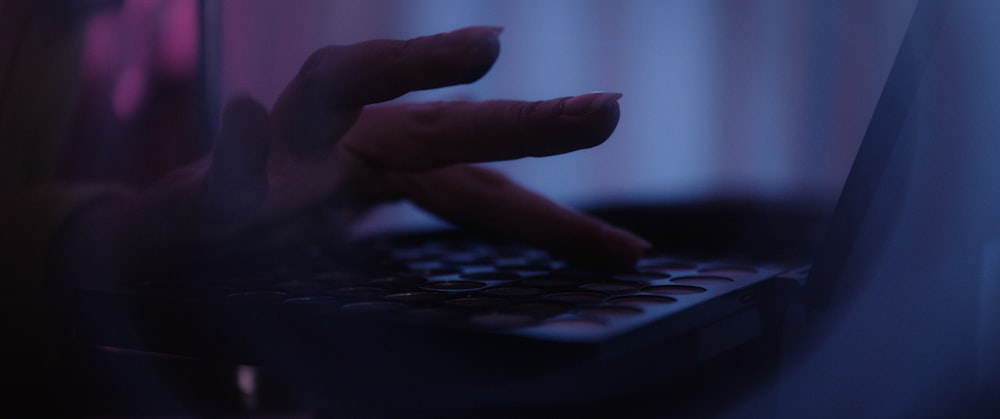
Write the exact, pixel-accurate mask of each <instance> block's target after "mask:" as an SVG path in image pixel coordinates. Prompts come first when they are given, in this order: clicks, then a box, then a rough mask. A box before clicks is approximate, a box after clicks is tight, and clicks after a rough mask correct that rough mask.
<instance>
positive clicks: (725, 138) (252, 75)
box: [219, 0, 916, 222]
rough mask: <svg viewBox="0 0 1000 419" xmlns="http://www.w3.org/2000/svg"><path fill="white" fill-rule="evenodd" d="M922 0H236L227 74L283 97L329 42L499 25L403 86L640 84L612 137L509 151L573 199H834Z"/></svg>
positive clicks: (530, 175) (531, 94) (495, 94)
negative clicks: (449, 77)
mask: <svg viewBox="0 0 1000 419" xmlns="http://www.w3.org/2000/svg"><path fill="white" fill-rule="evenodd" d="M915 3H916V1H915V0H899V1H890V2H870V1H867V0H840V1H829V0H753V1H736V0H732V1H722V0H716V1H702V0H673V1H658V0H618V1H602V0H547V1H536V0H479V1H461V0H409V1H407V0H378V1H373V0H301V1H295V2H275V1H270V0H242V1H227V0H222V1H221V3H220V4H219V10H220V23H221V24H220V26H219V27H220V37H221V57H222V59H221V67H222V70H221V83H222V89H221V90H222V92H223V95H227V94H231V93H232V92H234V91H237V90H242V91H248V92H250V93H251V94H252V95H254V96H255V97H257V98H258V99H259V100H261V101H263V102H265V103H272V102H273V101H274V99H275V98H276V97H277V95H278V93H279V92H280V90H281V88H282V87H283V86H284V84H285V83H286V82H287V81H288V80H289V79H290V78H291V77H292V76H293V75H294V74H295V71H296V70H297V68H298V66H299V65H300V64H301V63H302V61H303V60H304V59H305V58H306V57H307V56H308V54H309V53H310V52H311V51H312V50H314V49H316V48H318V47H320V46H323V45H325V44H330V43H349V42H356V41H360V40H364V39H370V38H378V37H394V38H401V37H411V36H417V35H423V34H431V33H435V32H441V31H448V30H451V29H455V28H458V27H462V26H467V25H499V26H503V27H505V28H506V30H505V32H504V33H503V35H502V36H501V42H502V52H501V55H500V58H499V60H498V62H497V64H496V66H495V67H494V69H493V70H492V71H491V73H490V74H488V75H487V76H486V77H484V78H483V79H482V80H481V81H479V82H477V83H475V84H472V85H468V86H459V87H454V88H448V89H442V90H438V91H430V92H420V93H416V94H411V95H408V96H405V97H404V98H402V100H440V99H451V98H461V99H489V98H518V99H545V98H550V97H559V96H568V95H573V94H577V93H582V92H588V91H593V90H606V91H619V92H622V93H624V95H625V96H624V98H623V99H622V100H621V106H622V117H621V122H620V124H619V128H618V130H617V131H616V133H615V134H614V135H613V137H612V139H611V140H610V141H609V142H607V143H606V144H604V145H602V146H600V147H597V148H595V149H591V150H586V151H582V152H577V153H573V154H571V155H567V156H559V157H553V158H545V159H525V160H519V161H513V162H504V163H498V164H493V166H494V167H497V168H499V169H500V170H503V171H504V172H506V173H508V174H509V175H510V176H512V177H513V178H515V179H517V180H519V181H521V182H523V183H525V184H527V185H529V186H530V187H532V188H534V189H536V190H539V191H541V192H543V193H545V194H547V195H549V196H552V197H554V198H555V199H557V200H559V201H561V202H564V203H567V204H570V205H588V204H594V203H602V202H609V201H631V202H636V201H638V202H642V201H647V200H657V201H663V200H671V199H683V198H691V197H699V196H706V195H718V194H740V195H753V196H765V197H789V196H797V197H807V198H820V199H830V198H831V197H834V196H836V193H837V192H839V189H840V185H841V184H842V182H843V180H844V178H845V177H846V174H847V171H848V170H849V168H850V164H851V161H852V159H853V156H854V152H855V151H856V149H857V146H858V144H859V143H860V140H861V137H862V136H863V134H864V130H865V127H866V125H867V123H868V118H869V117H870V114H871V112H872V110H873V109H874V106H875V102H876V100H877V98H878V94H879V92H880V90H881V85H882V83H883V82H884V80H885V77H886V76H887V74H888V71H889V67H890V65H891V63H892V60H893V58H894V56H895V50H896V48H897V47H898V45H899V42H900V40H901V39H902V34H903V31H904V30H905V27H906V23H907V22H908V19H909V17H910V14H911V13H912V10H913V7H914V5H915ZM385 214H389V215H385ZM385 214H383V215H382V216H380V217H376V218H377V219H378V220H380V222H381V221H384V220H385V219H386V218H387V217H397V216H399V215H400V214H404V215H406V217H404V218H408V219H409V218H413V215H412V213H411V212H410V210H409V209H408V208H405V207H404V208H402V209H398V208H397V209H395V210H389V211H388V212H386V213H385ZM417 218H419V217H417Z"/></svg>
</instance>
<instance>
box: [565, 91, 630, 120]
mask: <svg viewBox="0 0 1000 419" xmlns="http://www.w3.org/2000/svg"><path fill="white" fill-rule="evenodd" d="M621 98H622V94H621V93H587V94H584V95H579V96H573V97H571V98H569V99H567V100H566V103H565V104H564V105H563V114H566V115H587V114H590V113H593V112H596V111H599V110H601V109H603V108H605V107H607V106H608V105H610V104H612V103H614V102H617V101H618V99H621Z"/></svg>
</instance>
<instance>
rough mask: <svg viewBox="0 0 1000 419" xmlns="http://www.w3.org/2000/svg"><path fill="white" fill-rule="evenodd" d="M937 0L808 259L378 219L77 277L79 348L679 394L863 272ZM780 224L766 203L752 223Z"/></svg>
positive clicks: (372, 400)
mask: <svg viewBox="0 0 1000 419" xmlns="http://www.w3.org/2000/svg"><path fill="white" fill-rule="evenodd" d="M947 8H948V7H947V6H946V2H943V1H930V0H923V1H920V3H919V5H918V6H917V8H916V11H915V12H914V16H913V18H912V20H911V23H910V25H909V27H908V29H907V33H906V35H905V37H904V40H903V42H902V45H901V47H900V50H899V53H898V56H897V57H896V60H895V62H894V64H893V67H892V70H891V72H890V75H889V78H888V80H887V82H886V85H885V87H884V90H883V92H882V95H881V96H880V99H879V101H878V104H877V107H876V110H875V112H874V114H873V116H872V119H871V122H870V125H869V128H868V131H867V132H866V134H865V138H864V141H863V144H862V146H861V149H860V150H859V153H858V156H857V159H856V161H855V165H854V166H853V168H852V171H851V174H850V176H849V178H848V181H847V183H846V185H845V187H844V190H843V192H842V196H841V198H840V201H839V203H838V205H837V209H836V211H835V212H834V215H833V218H832V219H831V221H830V224H829V226H830V228H829V232H830V234H829V236H828V237H827V238H826V239H825V240H824V241H823V243H822V246H821V247H820V250H819V251H818V252H817V253H816V257H815V259H814V260H815V263H812V264H810V262H811V261H812V260H813V258H812V257H811V256H812V255H811V254H809V253H811V252H808V251H807V252H805V253H806V255H803V254H787V253H782V252H777V251H776V250H775V253H773V254H770V255H769V254H768V253H770V252H769V249H763V250H761V249H760V248H759V247H758V248H749V249H748V248H741V249H737V250H748V251H737V252H726V253H724V254H711V252H709V251H708V250H718V249H710V247H711V246H706V247H703V248H701V249H687V250H686V249H683V248H670V249H661V250H654V251H652V252H650V254H648V255H647V256H646V257H644V258H643V259H642V260H641V261H640V262H639V264H638V265H637V267H636V269H635V270H632V271H621V272H610V271H600V270H594V269H589V268H584V267H578V266H573V265H569V264H567V263H566V262H565V261H562V260H558V259H554V258H552V257H551V256H550V255H548V254H547V253H545V252H543V251H540V250H538V249H533V248H531V247H528V246H525V245H523V244H519V243H512V242H507V241H504V240H501V239H496V238H489V237H481V236H476V235H471V234H466V233H462V232H440V233H432V234H420V235H414V236H396V235H394V236H386V237H376V238H371V239H367V240H365V241H363V242H359V243H353V244H350V245H344V244H342V243H309V244H306V245H303V246H299V247H296V248H293V249H288V250H287V251H283V252H277V253H273V254H268V255H260V256H259V257H257V258H253V259H250V260H246V259H243V260H235V261H232V262H231V263H220V264H218V265H213V266H210V267H197V268H194V269H190V270H186V271H184V272H181V273H178V274H172V275H170V276H169V277H165V278H149V279H148V280H143V281H138V283H137V285H135V286H133V287H129V288H127V289H115V290H107V289H78V290H76V293H75V298H74V304H75V310H76V313H78V316H77V318H78V320H79V325H78V329H79V330H80V331H81V334H82V336H83V337H84V341H85V342H86V343H87V344H89V345H92V346H95V347H101V348H114V349H115V350H126V351H141V352H143V353H157V354H169V355H170V356H181V357H188V358H195V359H205V360H215V361H218V362H225V363H231V364H234V365H246V366H253V368H261V369H263V370H267V371H269V374H272V375H273V376H274V377H276V378H275V379H276V381H278V382H281V383H285V384H287V385H290V386H292V387H293V388H295V390H294V391H295V392H296V397H299V398H301V399H303V400H304V401H303V403H305V404H310V405H317V406H324V408H328V409H330V410H329V411H333V412H367V413H371V412H396V413H399V412H410V413H413V412H441V411H444V412H448V413H451V414H455V413H456V412H459V414H461V412H470V411H476V412H482V411H484V410H491V409H501V410H493V411H500V412H503V411H504V410H502V409H504V408H509V407H511V406H514V407H541V408H544V407H546V406H584V407H585V408H586V407H587V406H591V404H592V403H594V402H595V401H599V400H615V399H616V398H619V397H628V395H630V394H631V395H634V394H643V395H649V394H658V396H657V397H664V398H666V399H667V400H672V399H671V398H670V396H669V394H666V393H665V391H668V392H675V394H681V395H683V397H687V396H692V397H694V396H693V392H690V391H687V392H686V391H685V390H683V388H685V386H687V385H688V384H690V383H692V382H694V381H698V380H699V379H700V382H701V383H702V385H701V386H698V387H692V388H696V389H698V391H701V390H705V389H706V388H710V387H712V386H713V384H714V383H716V382H715V381H709V382H707V384H706V381H705V378H704V377H715V378H718V377H724V376H726V375H727V374H729V375H731V374H733V373H736V374H742V373H745V372H746V370H744V369H731V370H726V368H729V367H740V366H741V365H742V367H746V366H747V364H748V363H753V362H758V361H761V358H756V356H757V355H759V354H760V353H765V354H766V353H770V352H771V351H774V352H776V351H777V348H778V344H779V341H780V339H781V337H782V336H783V335H784V334H786V333H787V331H786V330H785V327H784V326H785V325H788V324H807V323H803V322H801V321H796V320H795V319H790V318H789V317H788V316H787V314H786V313H788V311H789V310H788V308H789V307H794V306H797V305H799V304H800V303H801V304H805V305H806V306H807V307H809V308H810V310H812V309H817V310H829V309H830V308H831V307H836V306H837V304H838V303H839V302H842V301H850V298H852V295H853V294H852V293H853V292H854V290H863V289H864V288H865V285H866V284H864V283H859V282H858V281H861V280H862V279H864V278H863V277H860V276H859V277H857V278H855V280H854V281H852V280H849V279H845V277H844V273H843V272H844V269H845V267H848V266H850V265H848V264H847V261H848V259H850V256H852V255H856V254H857V252H859V251H860V250H865V249H867V248H866V247H865V246H866V244H865V243H864V240H865V239H866V238H868V237H871V236H870V235H871V234H872V233H871V231H872V229H874V230H876V231H877V230H878V229H879V228H888V227H890V226H891V225H892V224H893V223H891V222H888V221H889V220H891V217H892V216H893V215H894V213H893V211H891V210H890V209H891V208H894V207H896V206H898V205H899V202H900V201H899V199H898V198H899V196H898V195H894V194H892V193H891V192H892V188H891V187H887V186H886V182H887V181H898V180H899V179H901V177H900V176H899V173H905V172H899V170H903V169H904V168H908V164H910V161H909V159H908V157H909V156H910V155H912V150H913V147H914V146H913V144H912V143H913V141H912V140H911V137H913V135H912V132H910V131H907V130H912V126H911V125H912V124H911V123H910V121H911V118H914V116H912V115H910V110H911V108H912V107H913V106H912V104H913V103H914V102H915V100H916V99H915V98H916V97H917V92H918V91H919V90H920V87H921V83H922V77H923V74H924V73H925V69H926V68H928V67H929V65H930V64H929V63H931V61H932V60H933V59H935V58H934V57H936V56H935V55H934V53H935V49H934V45H935V43H936V40H937V39H938V38H939V36H940V28H941V27H942V26H943V23H942V22H944V21H945V20H946V18H945V16H946V15H947V13H946V12H947V10H946V9H947ZM910 169H912V168H910ZM893 170H896V172H893ZM886 179H888V180H886ZM887 190H888V192H890V193H888V194H886V193H885V192H886V191H887ZM682 212H683V211H682ZM648 213H649V210H647V212H645V213H644V214H648ZM619 214H621V213H619ZM624 214H625V217H624V218H625V219H629V218H633V219H634V217H631V216H630V215H629V214H630V213H629V212H628V211H625V212H624ZM721 214H728V213H725V212H723V213H721ZM612 215H613V214H612ZM671 215H672V214H670V213H661V216H662V217H663V219H669V217H670V216H671ZM887 217H888V219H887ZM609 218H613V216H612V217H609ZM660 221H661V222H662V220H660ZM879 221H882V222H883V223H881V224H880V223H879ZM655 223H656V222H654V224H655ZM816 225H821V226H822V225H825V224H824V223H819V224H809V226H808V227H806V230H808V231H809V232H812V231H814V230H813V229H814V228H815V226H816ZM661 227H662V225H661ZM651 228H652V227H651ZM781 229H782V227H781V226H780V219H779V221H778V224H777V225H770V226H769V227H768V228H767V229H762V231H763V232H764V233H772V237H773V233H774V231H780V230H781ZM639 232H640V233H643V231H641V230H640V231H639ZM765 235H766V234H765ZM758 243H761V242H758ZM774 249H777V247H775V248H772V249H770V250H774ZM859 249H860V250H859ZM666 250H670V251H669V252H668V251H666ZM730 250H731V249H730ZM747 351H749V352H747ZM750 352H752V353H753V354H754V355H753V356H751V357H750V358H746V357H745V356H744V355H745V354H746V353H750ZM765 357H766V355H765ZM733 359H735V360H737V361H736V363H735V364H734V363H733V362H728V363H727V360H733ZM766 359H772V358H766ZM766 362H767V361H765V363H766ZM664 389H667V390H664ZM701 397H707V398H709V399H711V398H712V397H711V396H706V395H702V396H701ZM675 398H676V397H675ZM615 408H616V407H614V406H612V407H610V409H611V410H602V412H613V411H614V409H615ZM602 409H609V407H608V405H602ZM562 412H565V411H562Z"/></svg>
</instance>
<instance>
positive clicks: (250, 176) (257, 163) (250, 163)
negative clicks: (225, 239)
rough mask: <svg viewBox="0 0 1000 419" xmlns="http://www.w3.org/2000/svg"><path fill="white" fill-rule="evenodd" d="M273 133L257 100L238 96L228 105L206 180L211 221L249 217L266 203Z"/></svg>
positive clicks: (265, 113) (264, 111) (223, 115)
mask: <svg viewBox="0 0 1000 419" xmlns="http://www.w3.org/2000/svg"><path fill="white" fill-rule="evenodd" d="M270 132H271V129H270V121H269V117H268V114H267V110H266V109H265V108H264V107H263V106H261V104H260V103H258V102H257V101H256V100H254V99H252V98H250V97H248V96H238V97H235V98H233V99H230V100H229V101H228V103H226V107H225V109H224V110H223V112H222V124H221V128H220V129H219V135H218V137H217V138H216V143H215V147H214V148H213V149H212V156H211V165H210V166H209V169H208V172H207V174H206V179H205V185H206V188H205V193H206V203H207V208H206V210H207V213H208V214H207V215H208V216H209V217H210V218H211V219H213V220H220V221H222V220H225V219H227V218H230V217H234V216H237V217H238V216H244V215H247V214H249V213H250V212H251V211H253V210H254V209H256V208H257V207H259V206H260V205H261V203H262V202H263V201H264V197H265V195H266V194H267V153H268V142H269V140H268V138H269V136H270Z"/></svg>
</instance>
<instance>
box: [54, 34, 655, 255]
mask: <svg viewBox="0 0 1000 419" xmlns="http://www.w3.org/2000/svg"><path fill="white" fill-rule="evenodd" d="M499 32H500V30H499V29H498V28H491V27H472V28H466V29H461V30H457V31H454V32H450V33H445V34H439V35H435V36H431V37H422V38H415V39H411V40H407V41H391V40H378V41H369V42H364V43H360V44H356V45H351V46H331V47H326V48H323V49H320V50H318V51H316V52H315V53H314V54H313V55H312V56H311V57H310V58H309V59H308V60H307V61H306V63H305V64H304V65H303V67H302V69H301V70H300V71H299V74H298V75H297V76H296V77H295V78H294V79H293V80H292V81H291V83H290V84H289V85H288V87H287V88H286V89H285V91H284V92H283V93H282V95H281V96H280V97H279V99H278V101H277V103H276V104H275V105H274V107H273V109H272V111H271V112H270V114H269V113H268V112H267V111H266V110H265V109H264V108H263V107H262V106H261V105H260V104H258V103H257V102H255V101H254V100H252V99H250V98H247V97H238V98H235V99H232V100H230V101H229V102H228V104H227V105H226V107H225V109H224V112H223V117H222V123H221V129H220V132H219V135H218V138H217V141H216V145H215V148H214V149H213V150H212V152H211V154H210V155H209V156H208V157H206V158H205V159H203V160H201V161H199V162H197V163H195V164H192V165H190V166H187V167H184V168H180V169H178V170H176V171H174V172H173V173H171V174H170V175H168V176H167V177H165V178H164V179H162V180H161V181H160V182H159V183H157V184H156V185H154V186H153V187H152V188H150V189H149V190H147V191H144V192H142V193H141V194H138V195H136V196H132V197H129V198H127V199H123V200H120V201H114V202H109V203H107V204H105V205H102V206H98V207H94V208H93V209H91V210H90V211H88V212H87V213H85V214H83V215H82V216H81V217H79V218H78V219H77V220H76V222H75V223H73V224H72V225H71V226H72V228H70V229H69V230H68V231H70V232H71V233H69V234H70V239H69V240H68V241H67V243H69V245H68V247H67V245H63V246H62V248H63V249H67V250H68V251H70V252H72V251H74V250H79V247H78V246H87V248H106V249H108V250H107V252H108V254H107V255H104V256H105V257H107V256H114V257H113V258H112V259H114V260H116V261H117V262H116V263H118V264H123V263H128V264H129V266H127V267H126V268H125V269H126V271H132V272H135V271H143V270H146V269H157V268H159V267H161V266H163V265H165V264H170V263H172V262H174V261H177V260H183V259H187V258H191V257H196V256H197V255H201V254H212V253H217V252H220V251H223V250H222V249H233V248H239V247H242V248H245V246H246V244H247V243H253V246H254V247H258V248H259V246H278V245H283V244H290V243H292V242H295V241H302V240H306V239H308V238H310V237H312V236H316V235H330V234H337V233H338V232H343V231H344V229H345V228H346V227H347V226H348V224H349V222H350V221H351V220H353V219H354V218H355V217H356V216H357V215H359V214H361V213H362V212H364V211H365V210H367V209H369V208H371V207H372V206H373V205H377V204H379V203H383V202H387V201H392V200H397V199H404V198H405V199H410V200H412V201H413V202H415V203H416V204H418V205H420V206H422V207H423V208H425V209H427V210H428V211H430V212H432V213H434V214H437V215H438V216H440V217H442V218H443V219H445V220H448V221H450V222H453V223H455V224H457V225H461V226H467V227H473V228H477V229H481V230H487V231H491V232H496V233H502V234H505V235H507V236H509V237H513V238H515V239H520V240H523V241H526V242H528V243H531V244H534V245H537V246H540V247H543V248H546V249H548V250H550V251H553V252H554V253H556V254H557V255H562V256H568V257H575V258H580V259H584V260H589V261H591V262H593V261H598V262H604V263H608V264H614V265H619V266H630V265H631V264H634V262H635V261H636V259H637V258H638V256H639V254H640V253H641V252H642V250H643V249H644V248H646V247H648V244H647V243H646V242H645V241H643V240H642V239H639V238H638V237H636V236H634V235H632V234H630V233H627V232H625V231H623V230H620V229H617V228H614V227H611V226H609V225H607V224H605V223H603V222H601V221H599V220H596V219H594V218H591V217H588V216H585V215H582V214H579V213H577V212H574V211H572V210H569V209H566V208H563V207H560V206H558V205H557V204H555V203H553V202H551V201H549V200H547V199H545V198H543V197H541V196H539V195H537V194H534V193H532V192H530V191H528V190H525V189H523V188H521V187H520V186H518V185H516V184H514V183H512V182H511V181H509V180H508V179H507V178H505V177H504V176H502V175H500V174H499V173H496V172H494V171H490V170H487V169H484V168H481V167H476V166H472V165H468V164H467V163H474V162H483V161H490V160H504V159H514V158H520V157H525V156H548V155H553V154H559V153H564V152H569V151H572V150H577V149H581V148H587V147H593V146H595V145H598V144H600V143H602V142H603V141H604V140H605V139H607V137H608V136H609V135H610V134H611V132H612V131H613V130H614V128H615V126H616V124H617V122H618V116H619V108H618V103H617V100H618V98H619V97H620V95H618V94H613V93H593V94H586V95H581V96H575V97H570V98H561V99H555V100H549V101H540V102H521V101H510V100H493V101H485V102H436V103H425V104H403V103H388V104H381V105H372V104H376V103H380V102H385V101H388V100H391V99H394V98H396V97H399V96H401V95H403V94H405V93H407V92H409V91H413V90H420V89H430V88H437V87H442V86H449V85H455V84H461V83H470V82H473V81H475V80H477V79H479V78H480V77H482V76H483V75H484V74H485V73H486V72H487V71H488V70H489V69H490V67H491V66H492V64H493V62H494V61H495V60H496V57H497V54H498V53H499V41H498V35H499ZM81 238H83V239H81ZM102 240H110V241H111V243H110V244H108V245H96V246H92V245H88V244H87V243H88V242H100V241H102ZM97 259H101V258H96V259H95V260H97Z"/></svg>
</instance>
